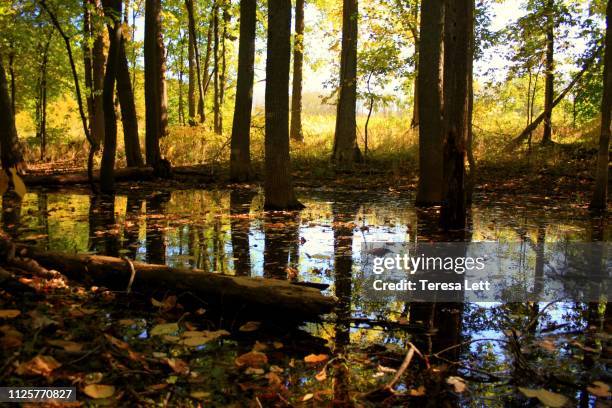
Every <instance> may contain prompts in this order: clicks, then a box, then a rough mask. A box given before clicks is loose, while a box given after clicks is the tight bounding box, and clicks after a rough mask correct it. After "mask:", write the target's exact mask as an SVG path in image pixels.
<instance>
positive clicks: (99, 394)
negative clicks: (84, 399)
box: [83, 384, 115, 399]
mask: <svg viewBox="0 0 612 408" xmlns="http://www.w3.org/2000/svg"><path fill="white" fill-rule="evenodd" d="M83 392H84V393H85V394H86V395H87V396H88V397H90V398H96V399H98V398H109V397H112V396H113V394H114V393H115V387H113V386H112V385H103V384H89V385H86V386H85V388H83Z"/></svg>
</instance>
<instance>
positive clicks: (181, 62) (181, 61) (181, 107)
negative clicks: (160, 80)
mask: <svg viewBox="0 0 612 408" xmlns="http://www.w3.org/2000/svg"><path fill="white" fill-rule="evenodd" d="M179 43H180V50H179V57H178V121H179V124H180V125H182V126H185V101H184V98H183V83H184V80H183V78H184V75H183V74H184V71H185V36H184V35H183V36H181V38H180V40H179Z"/></svg>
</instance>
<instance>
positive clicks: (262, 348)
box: [253, 341, 268, 351]
mask: <svg viewBox="0 0 612 408" xmlns="http://www.w3.org/2000/svg"><path fill="white" fill-rule="evenodd" d="M267 349H268V345H267V344H266V343H261V342H259V341H255V345H254V346H253V350H254V351H265V350H267Z"/></svg>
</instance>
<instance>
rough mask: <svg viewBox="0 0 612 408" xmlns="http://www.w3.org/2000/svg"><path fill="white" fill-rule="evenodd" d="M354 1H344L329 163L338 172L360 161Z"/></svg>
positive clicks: (355, 6)
mask: <svg viewBox="0 0 612 408" xmlns="http://www.w3.org/2000/svg"><path fill="white" fill-rule="evenodd" d="M358 18H359V11H358V6H357V0H343V7H342V50H341V54H340V84H339V92H340V94H339V97H338V106H337V114H336V130H335V135H334V149H333V153H332V160H333V161H334V162H335V164H336V167H337V168H339V169H343V168H348V167H350V166H352V164H353V163H354V162H356V161H361V152H360V151H359V147H358V146H357V122H356V108H357V35H358V32H357V20H358Z"/></svg>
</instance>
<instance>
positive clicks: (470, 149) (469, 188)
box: [465, 18, 476, 204]
mask: <svg viewBox="0 0 612 408" xmlns="http://www.w3.org/2000/svg"><path fill="white" fill-rule="evenodd" d="M468 24H469V27H468V31H469V33H472V34H470V36H469V41H470V44H469V51H468V52H469V54H468V69H467V81H468V91H467V92H468V101H467V118H466V127H467V129H466V149H465V150H466V154H467V161H468V164H469V168H470V171H469V173H468V177H467V183H466V187H465V199H466V203H467V204H471V203H472V194H473V192H474V186H475V184H476V159H474V146H473V145H474V129H473V126H472V125H473V122H472V115H473V113H474V46H475V44H474V34H473V33H474V19H473V18H472V19H470V20H469V21H468Z"/></svg>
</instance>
